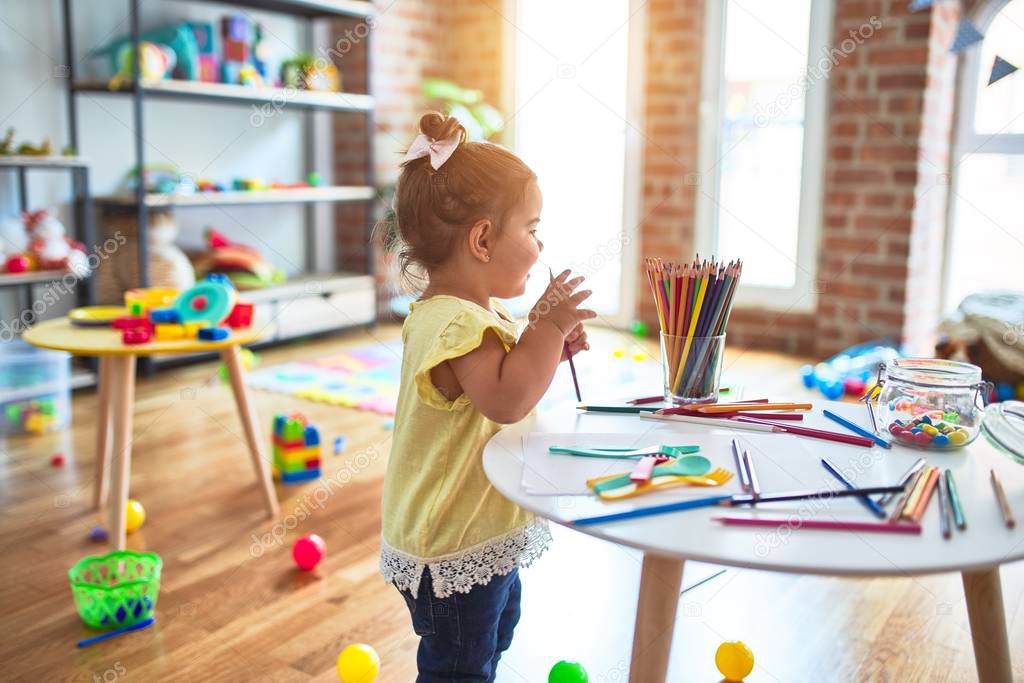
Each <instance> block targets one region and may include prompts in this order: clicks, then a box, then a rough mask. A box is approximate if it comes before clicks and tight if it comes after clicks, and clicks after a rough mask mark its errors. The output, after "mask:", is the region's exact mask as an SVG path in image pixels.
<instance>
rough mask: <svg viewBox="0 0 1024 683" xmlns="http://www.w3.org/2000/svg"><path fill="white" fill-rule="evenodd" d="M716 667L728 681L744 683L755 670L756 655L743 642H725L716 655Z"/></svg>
mask: <svg viewBox="0 0 1024 683" xmlns="http://www.w3.org/2000/svg"><path fill="white" fill-rule="evenodd" d="M715 666H717V667H718V670H719V671H720V672H721V673H722V675H723V676H725V678H726V679H727V680H730V681H742V680H743V679H744V678H746V677H747V676H749V675H750V672H751V671H753V670H754V653H753V652H751V651H750V648H749V647H747V646H746V643H744V642H743V641H742V640H736V641H733V642H725V643H722V644H721V645H719V646H718V652H716V653H715Z"/></svg>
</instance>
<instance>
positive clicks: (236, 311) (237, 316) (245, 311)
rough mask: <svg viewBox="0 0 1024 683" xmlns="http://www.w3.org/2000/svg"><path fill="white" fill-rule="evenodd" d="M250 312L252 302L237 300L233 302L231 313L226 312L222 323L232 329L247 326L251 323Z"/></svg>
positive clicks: (251, 310)
mask: <svg viewBox="0 0 1024 683" xmlns="http://www.w3.org/2000/svg"><path fill="white" fill-rule="evenodd" d="M252 312H253V305H252V304H248V303H244V302H241V301H239V302H237V303H236V304H235V307H234V308H232V309H231V313H229V314H228V317H227V319H226V320H225V321H224V324H225V325H227V326H228V327H231V328H234V329H238V328H240V327H249V326H250V325H252Z"/></svg>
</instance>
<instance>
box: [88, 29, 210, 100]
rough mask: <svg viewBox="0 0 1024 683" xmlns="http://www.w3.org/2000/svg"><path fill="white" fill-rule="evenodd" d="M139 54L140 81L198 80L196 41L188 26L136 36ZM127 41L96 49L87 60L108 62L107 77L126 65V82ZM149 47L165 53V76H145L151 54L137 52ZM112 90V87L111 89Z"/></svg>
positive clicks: (129, 57) (128, 58) (144, 51)
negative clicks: (166, 78) (168, 65)
mask: <svg viewBox="0 0 1024 683" xmlns="http://www.w3.org/2000/svg"><path fill="white" fill-rule="evenodd" d="M139 40H140V41H142V42H140V51H142V52H143V55H142V61H141V62H140V64H139V65H140V67H142V75H143V78H150V79H152V78H164V77H168V78H180V79H183V80H186V81H194V80H196V78H198V76H199V66H198V62H199V59H198V58H199V44H198V42H197V41H196V35H195V32H194V31H193V28H192V26H191V25H190V24H188V23H179V24H169V25H167V26H162V27H160V28H156V29H153V30H152V31H146V32H145V33H142V34H140V35H139ZM131 44H132V41H131V38H130V37H128V36H121V37H119V38H117V39H115V40H113V41H111V42H110V43H108V44H107V45H105V46H103V47H101V48H97V49H95V50H93V51H92V52H90V53H89V56H90V57H106V58H107V59H109V60H110V73H112V74H121V73H122V72H123V71H124V65H125V63H126V62H127V64H128V69H127V74H128V76H127V78H128V79H129V80H130V79H131V70H132V69H131V56H130V55H131ZM144 44H149V45H151V46H152V47H155V48H156V49H157V50H158V51H159V52H160V53H164V54H165V55H166V54H167V53H169V56H165V57H164V58H163V59H166V60H167V61H169V62H172V63H171V64H170V67H169V68H167V69H166V70H165V72H163V73H160V74H159V75H155V72H151V74H150V75H148V76H147V72H146V68H147V61H148V60H149V59H150V57H149V56H148V55H147V52H149V53H151V52H152V50H151V49H147V50H141V46H142V45H144ZM112 87H113V86H112Z"/></svg>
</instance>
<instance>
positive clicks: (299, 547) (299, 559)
mask: <svg viewBox="0 0 1024 683" xmlns="http://www.w3.org/2000/svg"><path fill="white" fill-rule="evenodd" d="M326 553H327V544H326V543H324V539H322V538H320V537H319V536H317V535H316V534H308V535H306V536H303V537H302V538H300V539H299V540H297V541H295V543H293V544H292V559H293V560H295V565H296V566H297V567H298V568H299V569H301V570H302V571H304V572H311V571H313V569H314V568H316V566H317V565H318V564H320V560H322V559H324V555H325V554H326Z"/></svg>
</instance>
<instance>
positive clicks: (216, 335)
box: [196, 327, 231, 341]
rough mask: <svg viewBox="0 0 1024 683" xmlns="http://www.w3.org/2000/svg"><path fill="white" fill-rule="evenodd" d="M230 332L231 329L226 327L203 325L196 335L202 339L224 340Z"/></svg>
mask: <svg viewBox="0 0 1024 683" xmlns="http://www.w3.org/2000/svg"><path fill="white" fill-rule="evenodd" d="M230 334H231V330H229V329H228V328H226V327H203V328H200V329H199V332H198V334H197V335H196V336H197V337H198V339H199V340H200V341H223V340H225V339H227V338H228V336H230Z"/></svg>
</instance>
